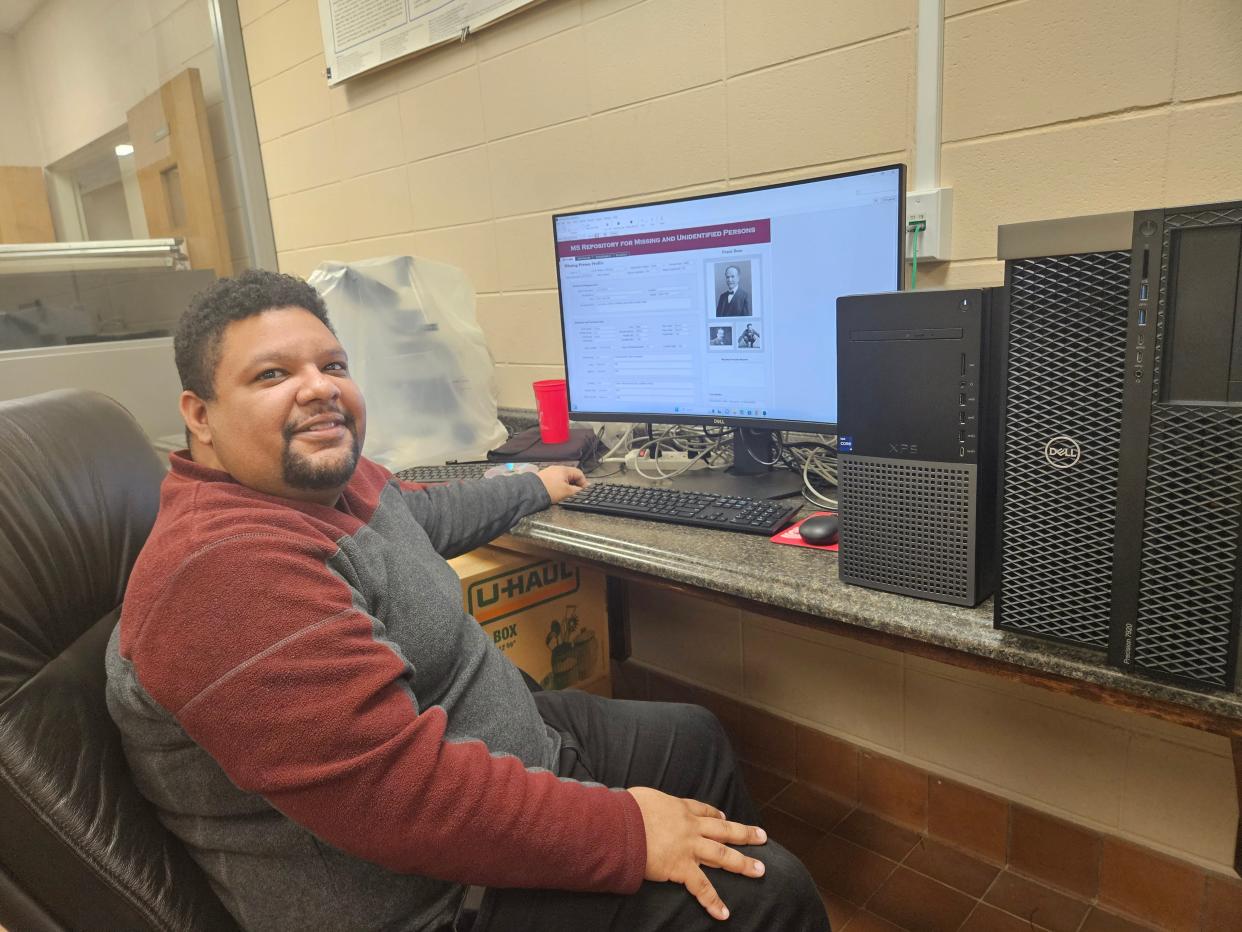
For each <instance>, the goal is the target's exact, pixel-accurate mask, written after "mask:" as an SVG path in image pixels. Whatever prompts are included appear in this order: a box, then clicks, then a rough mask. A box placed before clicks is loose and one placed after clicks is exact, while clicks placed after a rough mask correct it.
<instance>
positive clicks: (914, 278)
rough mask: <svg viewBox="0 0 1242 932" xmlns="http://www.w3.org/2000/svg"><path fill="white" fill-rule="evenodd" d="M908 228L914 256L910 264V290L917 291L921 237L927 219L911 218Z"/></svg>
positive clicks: (925, 227)
mask: <svg viewBox="0 0 1242 932" xmlns="http://www.w3.org/2000/svg"><path fill="white" fill-rule="evenodd" d="M906 229H907V230H909V231H910V234H911V236H910V241H911V243H912V245H913V253H914V255H913V258H912V261H911V265H910V290H911V291H915V290H917V289H918V287H919V238H920V237H921V236H922V235H923V231H924V230H926V229H927V221H926V220H911V221H910V222H909V223H907V224H906Z"/></svg>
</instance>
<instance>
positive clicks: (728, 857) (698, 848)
mask: <svg viewBox="0 0 1242 932" xmlns="http://www.w3.org/2000/svg"><path fill="white" fill-rule="evenodd" d="M694 857H695V860H697V861H698V862H699V863H700V864H706V865H707V866H708V867H719V868H720V869H722V870H727V871H732V872H733V873H735V874H745V875H746V876H747V877H762V876H763V863H762V862H761V861H756V860H755V859H754V858H748V857H747V856H746V855H744V854H742V852H740V851H738V850H737V849H736V848H730V847H729V846H728V845H723V844H721V843H720V842H718V841H712V840H710V839H708V838H701V839H699V843H698V844H697V845H695V849H694Z"/></svg>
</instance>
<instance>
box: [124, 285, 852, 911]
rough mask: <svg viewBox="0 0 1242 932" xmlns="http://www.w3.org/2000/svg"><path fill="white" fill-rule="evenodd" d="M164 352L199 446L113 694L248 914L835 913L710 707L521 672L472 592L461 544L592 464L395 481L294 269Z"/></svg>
mask: <svg viewBox="0 0 1242 932" xmlns="http://www.w3.org/2000/svg"><path fill="white" fill-rule="evenodd" d="M175 353H176V362H177V368H178V371H179V373H180V376H181V382H182V386H183V388H184V391H183V392H182V394H181V413H182V416H183V417H184V419H185V423H186V427H187V436H188V440H189V449H188V450H185V451H182V452H180V453H176V454H173V456H172V458H171V460H172V468H171V472H170V473H169V475H168V477H167V479H166V480H165V482H164V486H163V489H162V494H161V504H160V512H159V517H158V519H157V521H156V524H155V527H154V529H153V531H152V533H151V536H150V538H149V539H148V541H147V544H146V547H145V548H144V549H143V551H142V554H141V556H140V557H139V559H138V561H137V563H136V565H135V567H134V571H133V574H132V576H131V578H130V581H129V588H128V590H127V592H126V596H125V602H124V606H123V609H122V614H121V621H120V624H119V625H118V626H117V628H116V630H115V631H114V632H113V635H112V640H111V642H110V644H109V648H108V704H109V708H110V710H111V712H112V716H113V718H114V719H115V720H116V722H117V724H118V725H119V726H120V729H121V732H122V736H123V739H124V746H125V751H126V755H127V758H128V760H129V763H130V766H131V768H132V770H133V772H134V775H135V777H136V779H137V781H138V785H139V787H140V788H141V789H142V791H143V793H144V794H145V795H146V796H147V797H148V798H149V799H150V800H151V801H152V802H153V803H154V804H155V806H156V807H157V809H158V811H159V813H160V817H161V819H162V820H163V821H164V823H165V824H166V825H167V826H168V827H169V828H170V829H171V830H172V831H173V832H175V833H176V834H177V835H178V836H179V837H180V838H181V839H182V840H183V841H184V842H185V843H186V845H187V847H188V848H189V850H190V852H191V854H192V855H193V857H194V858H195V860H196V861H197V862H198V863H199V864H200V865H201V866H202V867H203V869H204V870H205V871H206V872H207V874H208V876H209V877H210V879H211V882H212V885H213V886H214V888H215V889H216V891H217V892H218V893H219V894H220V896H221V898H222V899H223V901H224V903H225V905H226V906H227V907H228V908H229V909H230V911H231V912H232V913H233V914H234V915H235V916H236V917H237V919H238V921H239V922H240V924H241V925H243V926H244V927H246V928H248V929H299V930H301V929H360V930H369V929H376V930H378V929H452V928H458V929H462V928H467V927H471V926H470V925H469V924H470V923H473V925H472V928H473V929H474V930H475V932H482V930H495V932H515V930H561V929H565V930H569V929H582V930H596V929H618V930H627V932H629V930H644V929H678V930H685V929H705V928H710V927H713V926H714V925H715V923H716V922H717V921H718V920H724V919H729V923H728V925H729V927H731V928H732V927H736V928H742V929H756V930H758V929H772V930H774V929H781V930H802V929H807V930H810V929H816V930H820V929H827V928H828V920H827V918H826V916H825V915H824V911H823V906H822V903H821V901H820V899H819V897H818V895H817V894H816V892H815V888H814V886H813V884H812V882H811V880H810V878H809V876H808V875H807V874H806V871H805V869H804V868H803V867H802V865H801V864H800V863H799V862H798V861H797V860H796V859H795V858H793V857H792V856H791V855H790V854H788V853H787V852H786V851H785V850H784V849H782V848H780V847H779V846H778V845H776V844H775V843H771V842H769V843H767V844H765V842H766V840H767V839H766V836H765V834H764V832H763V831H762V829H760V828H758V827H756V826H755V825H754V823H755V822H756V821H757V814H756V812H755V808H754V805H753V804H752V802H751V800H750V798H749V797H748V795H747V793H746V790H745V788H744V786H743V784H742V780H741V777H740V775H739V773H738V770H737V765H736V761H735V759H734V757H733V755H732V752H731V750H730V748H729V743H728V740H727V738H726V737H725V735H724V733H723V732H722V730H721V728H720V725H719V723H718V722H717V721H716V720H715V719H714V718H713V717H712V716H711V714H710V713H708V712H706V711H705V710H703V709H700V708H698V707H696V706H686V705H672V704H664V703H639V702H622V701H613V700H607V699H601V698H599V697H596V696H593V695H589V694H585V693H578V692H540V693H535V694H532V693H531V692H530V690H529V689H528V688H527V686H526V685H525V683H524V682H523V679H522V676H521V674H520V673H519V671H518V670H517V669H516V668H515V667H514V666H513V665H512V664H511V663H510V662H509V661H508V660H507V659H506V658H505V657H504V656H503V655H502V654H501V653H500V652H499V651H498V650H497V649H496V648H495V647H494V646H493V645H492V644H491V642H490V640H489V639H488V638H487V637H486V636H484V633H483V631H482V629H481V628H480V626H479V625H478V624H477V623H476V622H475V621H474V620H473V619H472V618H471V617H470V616H469V615H467V614H466V613H465V611H464V609H463V608H462V604H461V590H460V585H459V582H458V579H457V576H456V574H455V573H454V572H453V570H452V568H451V567H449V565H448V564H447V563H446V562H445V558H446V557H452V556H454V555H456V554H459V553H463V552H465V551H467V550H470V549H472V548H474V547H477V546H479V545H481V544H484V543H486V542H488V541H489V540H491V539H492V538H494V537H496V536H497V535H498V534H501V533H503V532H504V531H505V530H507V529H508V528H509V527H510V526H511V525H512V524H513V523H514V522H515V521H516V520H518V519H519V518H521V517H522V516H524V515H527V514H530V513H531V512H534V511H538V510H540V509H542V508H546V507H547V506H548V505H549V504H551V503H553V502H557V501H560V500H561V499H563V498H565V497H566V496H568V495H571V494H573V493H574V492H575V491H577V490H578V489H580V488H582V487H583V486H584V485H585V484H586V480H585V478H584V477H583V475H582V473H581V472H580V471H579V470H577V469H572V468H568V467H550V468H548V469H544V470H542V471H540V472H539V473H532V474H524V475H519V476H516V477H512V478H506V479H481V480H477V481H472V482H462V483H455V484H450V485H442V486H435V487H430V488H423V487H420V486H417V485H413V484H409V483H402V482H399V481H397V480H396V479H395V478H394V477H393V476H392V475H391V474H390V473H389V472H388V471H387V470H385V469H384V468H382V467H381V466H379V465H377V464H376V463H373V462H371V461H369V460H367V459H366V458H365V457H363V456H362V446H363V440H364V437H365V434H366V406H365V404H364V402H363V399H362V395H361V393H360V392H359V390H358V386H357V385H356V384H355V383H354V382H353V381H352V379H351V378H350V374H349V361H348V358H347V356H346V353H345V350H344V349H343V348H342V347H341V345H340V343H339V342H338V341H337V339H336V337H335V335H334V333H333V331H332V328H331V326H330V324H329V322H328V318H327V313H326V310H325V308H324V305H323V302H322V300H321V299H320V298H319V296H318V294H317V293H316V292H315V290H314V289H313V288H312V287H310V286H309V285H307V284H306V283H305V282H302V281H300V280H298V279H295V278H292V277H290V276H285V275H278V274H275V273H270V272H261V271H251V272H246V273H244V274H242V275H241V276H239V277H238V278H236V279H223V280H221V281H219V282H216V283H215V284H214V285H213V286H212V287H211V288H209V289H208V290H207V291H206V292H204V293H203V294H201V295H199V296H198V297H196V298H195V300H194V302H193V303H192V305H191V307H190V309H189V310H188V311H187V312H186V313H185V315H184V316H183V317H182V319H181V321H180V323H179V325H178V329H177V334H176V339H175ZM760 846H762V847H760ZM467 894H469V895H467ZM480 898H481V905H479V906H478V907H477V910H473V909H467V908H466V906H464V905H463V904H467V905H468V906H474V905H475V904H476V903H477V902H479V901H480ZM726 904H727V905H726Z"/></svg>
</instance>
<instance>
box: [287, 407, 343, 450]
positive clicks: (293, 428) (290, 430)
mask: <svg viewBox="0 0 1242 932" xmlns="http://www.w3.org/2000/svg"><path fill="white" fill-rule="evenodd" d="M325 414H335V415H337V416H338V417H340V418H341V420H342V421H343V422H344V426H345V429H346V430H347V431H349V432H350V433H351V434H353V435H354V436H355V437H356V436H357V435H358V431H357V430H356V429H355V428H356V427H357V422H356V421H355V419H354V417H353V415H351V414H350V413H349V412H348V411H342V410H341V409H340V408H321V409H320V410H318V411H312V412H311V413H310V414H308V415H306V417H304V418H302V419H301V420H299V421H298V422H296V423H294V422H292V421H290V422H289V423H287V424H285V426H284V427H283V428H281V431H280V432H281V435H282V436H283V437H284V438H285V442H286V443H287V442H289V441H290V440H292V439H293V435H294V434H296V433H297V432H298V431H300V430H301V429H302V428H303V427H304V426H306V424H308V423H309V422H310V421H312V420H314V419H315V418H317V417H323V415H325Z"/></svg>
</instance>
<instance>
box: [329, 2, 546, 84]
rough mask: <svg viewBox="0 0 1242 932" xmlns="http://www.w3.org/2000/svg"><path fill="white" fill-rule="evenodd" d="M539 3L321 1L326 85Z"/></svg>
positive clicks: (454, 37) (466, 33)
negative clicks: (326, 71)
mask: <svg viewBox="0 0 1242 932" xmlns="http://www.w3.org/2000/svg"><path fill="white" fill-rule="evenodd" d="M538 2H539V0H319V23H320V27H321V28H322V29H323V48H324V57H325V58H326V59H327V62H328V84H329V85H333V86H335V85H337V84H340V83H341V82H342V81H344V80H346V79H347V78H352V77H353V76H354V75H357V74H361V73H362V72H364V71H370V70H371V69H372V68H378V67H379V66H380V65H386V64H388V63H389V62H391V61H396V60H397V59H398V58H402V57H404V56H406V55H410V54H412V53H414V52H421V51H423V50H424V49H429V48H432V47H433V46H436V45H440V44H442V43H444V42H452V41H456V40H459V39H463V38H465V37H466V36H467V35H469V34H470V33H472V32H477V31H478V30H480V29H482V28H483V27H484V26H486V25H488V24H489V23H494V22H495V21H496V20H498V19H500V18H501V17H503V16H508V15H509V14H510V13H513V12H514V11H516V10H518V9H520V8H522V7H524V6H530V5H531V4H534V3H538Z"/></svg>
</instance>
